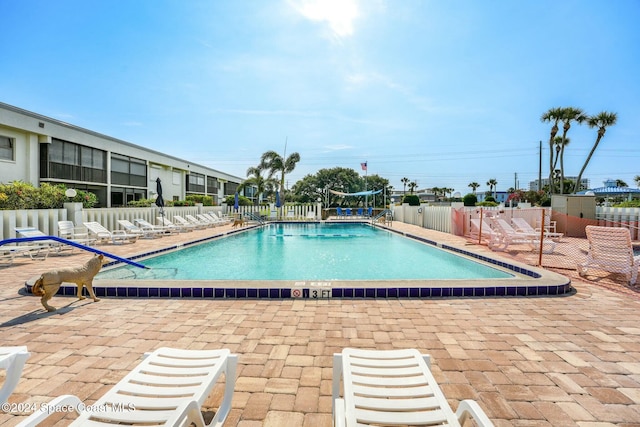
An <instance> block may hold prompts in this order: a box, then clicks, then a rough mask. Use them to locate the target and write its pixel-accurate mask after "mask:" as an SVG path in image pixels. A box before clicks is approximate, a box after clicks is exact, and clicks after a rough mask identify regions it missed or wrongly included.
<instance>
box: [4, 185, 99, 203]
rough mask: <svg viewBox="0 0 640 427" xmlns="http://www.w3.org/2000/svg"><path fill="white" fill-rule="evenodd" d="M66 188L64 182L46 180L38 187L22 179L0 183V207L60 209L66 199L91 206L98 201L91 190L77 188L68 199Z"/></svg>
mask: <svg viewBox="0 0 640 427" xmlns="http://www.w3.org/2000/svg"><path fill="white" fill-rule="evenodd" d="M66 190H67V187H66V186H65V185H64V184H55V185H52V184H49V183H47V182H43V183H42V185H41V186H40V187H39V188H36V187H34V186H33V185H32V184H29V183H26V182H22V181H13V182H10V183H8V184H0V209H11V210H16V209H60V208H62V207H63V206H64V203H65V202H67V201H72V202H78V203H82V206H83V207H85V208H92V207H93V206H95V205H96V204H97V203H98V197H97V196H96V195H95V194H93V193H91V192H88V191H82V190H77V191H76V196H75V197H74V198H72V199H69V198H68V197H67V196H66V195H65V191H66Z"/></svg>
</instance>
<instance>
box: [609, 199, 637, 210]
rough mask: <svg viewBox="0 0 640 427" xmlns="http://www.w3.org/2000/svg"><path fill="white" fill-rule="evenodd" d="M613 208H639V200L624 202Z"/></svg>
mask: <svg viewBox="0 0 640 427" xmlns="http://www.w3.org/2000/svg"><path fill="white" fill-rule="evenodd" d="M613 207H614V208H640V200H639V199H635V200H625V201H624V202H621V203H617V204H615V205H613Z"/></svg>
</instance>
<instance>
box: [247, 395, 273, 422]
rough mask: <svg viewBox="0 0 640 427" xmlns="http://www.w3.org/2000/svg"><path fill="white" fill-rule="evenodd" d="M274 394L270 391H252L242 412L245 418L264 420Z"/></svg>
mask: <svg viewBox="0 0 640 427" xmlns="http://www.w3.org/2000/svg"><path fill="white" fill-rule="evenodd" d="M271 398H272V395H271V394H268V393H252V394H251V396H249V400H248V401H247V405H246V406H245V408H244V411H243V412H242V419H243V420H264V419H265V417H266V416H267V412H269V406H270V405H271Z"/></svg>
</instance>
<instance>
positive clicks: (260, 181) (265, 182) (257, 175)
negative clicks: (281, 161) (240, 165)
mask: <svg viewBox="0 0 640 427" xmlns="http://www.w3.org/2000/svg"><path fill="white" fill-rule="evenodd" d="M263 170H264V168H262V167H260V166H252V167H250V168H248V169H247V176H248V177H249V178H247V179H245V180H244V181H243V182H242V183H241V184H240V185H238V190H242V189H243V188H247V187H256V196H257V197H256V201H255V203H256V204H257V203H258V202H259V201H260V195H262V194H263V193H264V192H265V190H266V189H267V188H268V187H276V186H277V185H278V181H276V180H275V179H273V178H265V177H263V176H262V171H263Z"/></svg>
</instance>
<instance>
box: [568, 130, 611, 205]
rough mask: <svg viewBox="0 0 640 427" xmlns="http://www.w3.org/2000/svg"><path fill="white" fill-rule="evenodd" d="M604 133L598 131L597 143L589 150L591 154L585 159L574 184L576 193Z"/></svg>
mask: <svg viewBox="0 0 640 427" xmlns="http://www.w3.org/2000/svg"><path fill="white" fill-rule="evenodd" d="M602 135H604V132H598V138H596V143H595V144H593V147H592V148H591V151H590V152H589V155H588V156H587V160H585V161H584V165H582V169H580V173H579V174H578V177H577V178H576V183H575V185H574V186H573V192H574V193H577V192H578V189H579V188H580V180H581V179H582V174H583V173H584V170H585V169H586V168H587V165H588V164H589V162H590V161H591V157H592V156H593V153H594V152H595V151H596V148H598V144H600V140H601V139H602Z"/></svg>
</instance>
